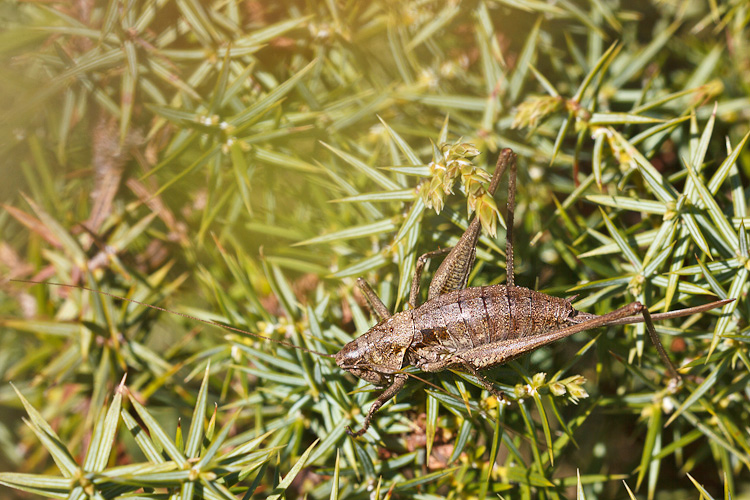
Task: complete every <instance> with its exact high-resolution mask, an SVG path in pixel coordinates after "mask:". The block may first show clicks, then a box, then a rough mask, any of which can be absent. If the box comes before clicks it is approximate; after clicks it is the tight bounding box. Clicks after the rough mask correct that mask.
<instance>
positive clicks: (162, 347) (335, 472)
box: [0, 0, 750, 499]
mask: <svg viewBox="0 0 750 500" xmlns="http://www.w3.org/2000/svg"><path fill="white" fill-rule="evenodd" d="M0 12H1V15H0V23H1V26H2V30H1V31H0V53H1V54H2V58H3V65H4V67H5V70H4V71H3V72H2V73H1V74H0V89H1V91H0V107H1V108H2V109H3V112H2V115H1V117H0V120H1V121H0V127H1V129H2V130H1V132H2V133H1V134H0V165H1V167H0V168H2V174H3V177H4V182H2V183H0V199H1V200H2V202H3V210H2V211H0V227H2V234H3V239H2V242H0V269H1V271H0V272H2V276H3V277H4V278H12V279H32V280H41V281H51V282H59V283H65V284H73V285H85V286H88V287H92V288H96V289H101V290H105V291H108V292H112V293H115V294H118V295H121V296H125V297H127V298H130V299H134V300H139V301H144V302H148V303H150V304H155V305H158V306H162V307H168V308H170V309H173V310H176V311H178V312H181V313H186V314H191V315H196V316H199V317H201V318H204V319H208V320H214V321H218V322H221V323H224V324H228V325H232V326H234V327H238V328H242V329H246V330H249V331H251V332H256V333H262V334H264V335H269V336H272V337H274V338H277V339H287V340H289V341H290V342H293V343H295V344H298V345H305V346H308V347H311V348H314V349H316V350H319V351H325V352H335V351H336V350H338V349H339V348H340V347H341V346H342V345H343V344H344V343H346V342H348V341H349V340H351V339H352V338H354V337H356V336H357V335H358V334H360V333H362V332H364V331H365V330H366V329H367V328H368V327H369V326H370V325H372V324H373V319H372V318H370V317H369V315H368V314H367V312H366V310H365V309H364V303H363V301H362V298H361V296H360V295H359V293H358V291H356V290H355V288H356V287H355V281H354V279H355V278H356V277H357V276H364V277H366V278H367V279H368V280H369V281H370V282H371V283H373V284H374V286H375V288H376V290H377V291H378V293H379V294H380V296H381V297H382V298H383V300H384V302H385V303H386V304H387V305H388V306H389V307H390V308H392V309H394V310H400V309H401V308H403V304H404V297H405V295H406V294H407V293H408V289H409V282H410V279H411V275H412V273H413V269H414V262H415V258H416V257H417V256H418V255H419V254H421V253H423V252H425V251H429V250H433V249H436V248H438V247H444V246H448V245H451V244H452V243H454V242H455V241H456V240H457V238H458V237H459V236H460V234H461V232H462V230H463V228H465V227H466V224H467V220H468V214H467V213H466V205H467V200H466V196H465V194H464V193H462V192H461V190H462V189H463V188H460V187H459V186H456V187H455V188H454V191H455V194H454V195H453V196H447V197H444V196H443V195H440V194H439V193H438V192H437V191H434V190H433V191H430V192H429V193H428V192H427V191H424V189H427V186H430V184H429V183H430V182H432V181H430V180H429V177H430V176H431V175H432V174H434V173H435V171H436V169H435V165H436V164H438V163H439V162H440V156H439V154H438V153H439V151H438V150H436V149H435V145H439V144H442V143H449V144H459V143H461V142H464V143H471V144H473V145H475V146H476V147H477V149H478V151H479V152H480V155H479V156H477V157H476V158H474V163H475V164H476V165H477V166H479V167H482V168H485V169H487V170H488V171H491V170H492V168H493V167H492V166H493V165H494V162H495V159H496V156H497V153H498V151H499V149H500V148H503V147H511V148H513V149H514V150H515V152H516V153H518V155H519V170H518V176H519V177H518V178H519V182H518V193H517V196H516V200H517V205H518V206H517V210H516V224H515V234H516V239H515V242H516V243H515V254H516V266H517V267H516V273H517V278H516V282H517V283H518V284H519V285H522V286H527V287H530V288H535V289H539V290H542V291H545V292H548V293H552V294H557V295H560V296H567V295H572V294H574V293H580V294H581V295H580V298H579V300H578V302H577V303H576V306H577V307H578V308H580V309H583V310H586V311H590V312H596V313H604V312H607V311H609V310H612V309H614V308H616V307H619V306H621V305H623V304H625V303H627V302H630V301H632V300H636V299H638V300H641V301H643V302H644V303H647V304H649V305H650V306H652V310H668V309H674V308H677V307H685V306H689V305H696V304H700V303H705V302H707V301H710V300H714V297H713V295H717V296H719V297H721V298H724V297H727V296H728V297H734V298H737V299H738V300H736V301H735V302H733V303H732V304H730V305H728V306H725V307H724V308H723V309H722V310H719V311H714V312H712V313H710V314H704V315H699V316H696V317H690V318H687V319H685V318H682V319H680V320H673V321H671V322H665V323H663V324H661V325H659V328H658V330H659V333H660V334H662V335H663V337H662V338H663V341H664V342H665V344H666V345H667V348H668V350H669V351H670V354H671V355H672V356H673V358H674V359H675V361H676V362H677V364H678V365H679V366H684V367H685V368H684V369H683V370H682V372H683V374H684V375H686V379H685V382H684V383H683V384H682V386H680V387H679V388H674V387H670V386H669V384H668V382H669V381H668V377H667V375H666V373H665V369H664V367H663V366H662V365H661V364H660V362H659V360H658V357H657V356H656V354H655V351H654V349H653V347H652V346H651V345H650V344H648V343H645V342H644V341H643V330H642V328H637V327H627V328H623V327H613V328H609V329H601V330H600V331H596V332H592V333H589V334H578V335H576V336H575V337H574V338H573V339H571V340H568V341H566V342H563V343H560V344H557V345H554V346H551V347H549V348H545V349H543V350H541V351H537V352H535V353H534V354H533V355H531V356H526V357H524V358H522V359H520V360H518V361H517V362H513V363H511V364H509V365H506V366H503V367H500V368H497V369H493V370H491V371H489V372H488V375H489V376H490V377H491V378H492V379H493V380H495V381H497V384H498V386H499V387H500V388H502V389H503V390H505V391H506V393H508V394H509V395H510V396H511V398H512V399H514V400H515V401H516V402H515V403H514V404H513V405H512V406H511V407H509V408H506V409H498V408H497V406H496V404H494V402H493V400H492V398H490V397H489V395H488V394H487V392H486V391H482V390H481V387H478V386H477V384H476V381H475V380H474V379H473V378H472V377H469V376H466V375H463V374H454V373H445V374H437V375H429V376H426V375H425V376H424V378H425V379H427V381H428V382H430V384H432V385H425V384H423V383H422V382H419V381H416V380H413V381H411V382H410V383H409V384H408V386H407V389H406V390H405V391H402V393H401V394H399V396H398V397H397V399H396V401H395V403H393V404H391V405H389V406H387V407H386V408H385V409H383V410H381V412H379V414H378V415H377V418H376V419H375V422H374V425H373V427H372V429H371V430H370V431H369V432H368V433H367V434H366V435H365V436H364V437H363V438H361V439H359V440H356V441H354V440H352V439H351V438H349V437H348V436H347V435H346V434H345V427H346V425H352V426H357V425H358V423H361V420H362V413H364V412H366V411H367V408H369V405H370V403H371V402H372V401H373V400H374V398H375V397H376V395H377V391H373V390H372V387H370V386H368V385H367V384H364V383H363V382H358V381H356V380H354V379H353V378H352V377H350V376H348V375H346V374H344V373H342V372H341V371H340V370H339V369H338V368H337V367H336V366H334V364H333V363H331V362H330V360H328V359H323V358H319V357H317V356H315V355H311V354H308V353H304V352H301V351H296V350H291V349H288V348H286V347H283V346H280V345H277V344H271V343H269V342H267V341H262V340H258V339H257V338H252V337H250V336H248V335H243V334H240V333H237V332H228V331H225V330H220V329H218V328H215V327H210V326H206V325H204V324H200V323H198V322H195V321H190V320H187V319H185V318H182V317H177V316H174V315H170V314H165V313H161V312H159V311H156V310H154V309H149V308H146V307H143V306H139V305H137V304H133V303H128V302H124V301H122V300H117V299H114V298H112V297H109V296H102V295H97V294H92V293H90V292H88V291H85V290H82V289H71V288H66V287H55V286H48V285H37V286H30V285H24V284H20V283H11V282H8V281H7V280H5V279H4V280H3V281H2V283H0V286H1V287H2V289H1V290H0V314H1V315H2V319H1V320H0V321H1V323H0V325H2V326H0V328H2V336H1V337H0V374H1V376H2V380H3V384H2V385H0V406H1V409H0V412H1V414H2V419H0V469H2V470H4V471H7V472H6V473H3V474H2V475H1V476H0V482H2V484H4V485H7V486H11V487H13V488H14V489H11V488H4V487H3V488H4V489H3V491H2V496H3V497H4V498H32V497H38V496H46V497H51V498H86V497H90V498H115V497H117V498H211V499H214V498H250V497H253V498H256V497H257V498H266V497H267V498H280V497H282V496H285V497H286V498H297V497H302V496H304V495H307V497H308V498H420V499H434V498H485V497H497V495H502V496H503V497H504V498H537V497H539V498H572V497H574V496H576V495H579V497H580V496H583V495H588V496H590V497H592V498H593V497H602V498H614V497H617V498H627V497H629V496H630V497H633V495H637V496H638V497H639V498H711V497H715V498H729V497H730V495H731V496H732V498H740V497H741V496H742V495H748V469H749V468H750V438H749V437H748V436H749V434H750V433H749V432H748V431H749V429H748V424H747V422H748V421H750V401H749V397H750V394H749V392H748V381H749V380H748V379H749V378H750V363H749V362H748V355H747V337H746V334H747V331H748V328H747V320H748V314H749V313H750V311H749V309H748V305H747V304H748V303H747V301H746V296H747V290H748V283H747V275H748V272H750V271H749V267H750V266H749V264H748V262H750V260H749V259H748V241H747V237H746V226H747V225H748V223H749V222H750V219H749V218H748V215H747V206H746V199H747V196H748V192H747V191H748V181H747V179H748V175H749V174H750V158H749V157H748V152H747V148H744V147H743V146H744V145H745V141H746V140H747V133H748V129H749V127H748V115H749V114H750V94H749V92H748V91H749V90H750V88H749V85H750V58H749V57H748V54H750V46H749V44H750V40H749V39H748V38H749V33H750V32H749V31H748V29H747V23H748V20H749V19H750V6H749V5H748V4H747V3H746V2H745V1H743V0H734V1H727V2H713V1H709V2H690V1H677V0H663V1H637V2H627V3H625V2H617V1H610V0H591V1H570V0H560V1H556V2H546V1H541V0H539V1H537V0H534V1H526V2H519V1H513V0H505V1H503V0H494V1H493V0H485V1H476V0H465V1H448V2H443V1H430V0H418V1H417V0H409V1H406V0H405V1H395V0H391V1H389V0H373V1H371V2H356V1H335V0H330V1H320V2H316V1H286V0H283V1H277V2H264V1H257V0H216V1H198V0H110V1H104V0H101V1H99V0H76V1H72V2H70V1H59V2H57V1H54V0H52V1H47V2H33V1H27V2H19V1H6V2H3V3H2V4H0ZM433 159H435V160H436V161H435V163H433V164H432V168H431V167H430V162H431V161H432V160H433ZM425 178H427V183H422V182H421V181H422V180H423V179H425ZM437 185H438V184H435V186H437ZM420 186H421V187H420ZM473 189H474V188H470V189H469V191H473ZM431 196H432V198H430V197H431ZM436 196H438V197H439V200H438V199H437V198H435V197H436ZM504 196H505V195H504V191H503V188H501V189H500V190H498V196H497V205H498V207H500V213H501V214H504ZM425 200H426V201H428V202H429V203H430V206H432V207H436V208H437V207H438V206H439V205H443V204H444V207H442V208H443V209H442V210H441V211H440V213H439V214H437V213H436V212H435V210H433V209H427V208H426V207H425ZM436 201H437V202H438V203H437V204H436V203H435V202H436ZM469 203H474V202H471V201H470V202H469ZM436 205H437V206H436ZM482 207H484V208H482ZM479 208H480V214H484V215H483V217H484V218H485V220H484V222H485V225H486V226H487V227H492V225H493V224H495V222H494V215H493V213H494V210H493V207H492V206H491V200H486V199H483V201H480V203H479ZM501 224H502V222H501ZM498 229H499V227H498ZM503 233H504V231H503V230H498V236H497V237H494V236H491V235H488V234H485V235H484V236H483V237H482V239H481V242H480V248H479V249H478V259H477V265H476V269H475V272H474V273H473V275H472V278H471V282H470V283H471V284H473V285H479V284H487V283H502V282H503V281H504V279H505V276H504V250H503V249H504V235H503ZM432 267H433V268H434V267H436V266H435V265H433V266H432ZM428 274H429V273H428ZM592 338H596V342H594V341H592V340H591V339H592ZM124 376H126V379H125V380H124V381H123V377H124ZM582 376H583V377H585V378H586V379H587V380H586V381H584V380H583V378H582ZM10 382H13V384H14V385H11V384H10ZM587 392H588V394H590V396H589V397H586V396H587V394H586V393H587ZM575 401H577V404H572V402H575ZM24 421H25V422H26V423H27V425H24ZM665 424H668V425H665ZM623 481H624V483H623ZM21 490H26V492H30V493H24V492H21ZM631 492H632V493H631Z"/></svg>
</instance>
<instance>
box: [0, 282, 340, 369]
mask: <svg viewBox="0 0 750 500" xmlns="http://www.w3.org/2000/svg"><path fill="white" fill-rule="evenodd" d="M9 281H15V282H16V283H27V284H33V285H52V286H59V287H63V288H77V289H80V290H88V291H89V292H93V293H98V294H100V295H106V296H107V297H112V298H114V299H120V300H124V301H127V302H131V303H133V304H138V305H140V306H145V307H150V308H151V309H156V310H157V311H162V312H165V313H169V314H174V315H176V316H182V317H183V318H187V319H191V320H193V321H199V322H201V323H205V324H207V325H211V326H216V327H218V328H223V329H224V330H231V331H233V332H237V333H243V334H245V335H249V336H251V337H256V338H259V339H262V340H268V341H269V342H274V343H276V344H280V345H283V346H284V347H291V348H293V349H299V350H300V351H305V352H309V353H310V354H317V355H318V356H322V357H324V358H333V357H335V356H334V355H333V354H327V353H323V352H318V351H314V350H312V349H308V348H307V347H302V346H298V345H294V344H292V343H291V342H287V341H285V340H277V339H272V338H271V337H266V336H265V335H261V334H260V333H255V332H249V331H247V330H243V329H241V328H235V327H233V326H229V325H224V324H222V323H218V322H216V321H211V320H207V319H201V318H197V317H195V316H191V315H189V314H185V313H181V312H177V311H171V310H169V309H165V308H163V307H159V306H155V305H152V304H146V303H145V302H141V301H139V300H135V299H129V298H127V297H121V296H119V295H115V294H114V293H109V292H103V291H101V290H95V289H93V288H89V287H87V286H83V285H69V284H67V283H54V282H51V281H34V280H18V279H12V280H9Z"/></svg>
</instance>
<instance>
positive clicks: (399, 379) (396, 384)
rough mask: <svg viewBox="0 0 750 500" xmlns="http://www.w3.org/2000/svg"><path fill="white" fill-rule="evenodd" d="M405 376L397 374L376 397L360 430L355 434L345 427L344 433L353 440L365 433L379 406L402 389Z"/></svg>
mask: <svg viewBox="0 0 750 500" xmlns="http://www.w3.org/2000/svg"><path fill="white" fill-rule="evenodd" d="M407 378H408V377H407V375H406V374H405V373H397V374H396V375H395V376H394V377H393V383H392V384H391V385H389V386H388V387H387V388H386V389H385V390H384V391H383V393H382V394H380V396H378V399H376V400H375V402H374V403H373V404H372V406H371V407H370V411H368V412H367V416H366V417H365V421H364V422H363V423H362V428H361V429H359V430H358V431H357V432H354V431H352V429H351V427H349V426H348V425H347V426H346V433H347V434H349V435H350V436H351V437H353V438H357V437H359V436H361V435H362V434H364V433H365V432H367V429H369V428H370V422H372V417H373V416H374V415H375V412H377V411H378V410H379V409H380V407H381V406H383V405H384V404H385V403H387V402H388V400H389V399H391V398H392V397H393V396H395V395H396V394H397V393H398V391H400V390H401V389H403V388H404V385H405V384H406V379H407Z"/></svg>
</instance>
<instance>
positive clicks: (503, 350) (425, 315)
mask: <svg viewBox="0 0 750 500" xmlns="http://www.w3.org/2000/svg"><path fill="white" fill-rule="evenodd" d="M506 170H509V182H508V199H507V215H506V219H505V221H506V270H507V278H506V284H505V285H492V286H482V287H471V288H466V285H467V281H468V278H469V273H470V272H471V269H472V266H473V263H474V258H475V255H476V245H477V241H478V238H479V233H480V230H481V223H480V220H479V217H478V215H475V216H474V218H473V219H472V221H471V223H470V224H469V226H468V228H467V229H466V231H465V232H464V234H463V235H462V236H461V238H460V239H459V241H458V243H457V244H456V245H455V246H454V247H452V248H447V249H443V250H437V251H433V252H428V253H425V254H423V255H422V256H421V257H420V258H419V259H418V260H417V265H416V269H415V272H414V276H413V278H412V285H411V290H410V294H409V306H410V307H409V308H408V309H407V310H405V311H402V312H397V313H395V314H391V313H390V312H389V311H388V308H387V307H386V306H385V304H383V302H382V301H381V300H380V298H379V297H378V296H377V294H376V293H375V291H374V290H373V289H372V287H371V286H370V285H369V284H368V283H367V282H366V281H365V280H364V279H362V278H359V279H358V280H357V283H358V285H359V287H360V289H361V290H362V292H363V294H364V296H365V298H366V300H367V302H368V304H369V306H370V308H371V309H372V311H373V312H374V313H375V314H376V315H377V316H378V317H379V318H380V321H379V322H378V323H377V324H376V325H375V326H373V327H372V328H370V329H369V330H368V331H367V332H365V333H364V334H362V335H361V336H360V337H358V338H356V339H355V340H353V341H351V342H349V343H348V344H346V345H345V346H344V347H343V348H342V349H341V350H340V351H339V352H338V353H337V354H335V355H333V354H327V353H322V352H318V351H313V350H311V349H307V348H304V347H301V346H296V345H294V344H292V343H290V342H286V341H283V340H277V339H271V338H268V337H266V336H264V335H261V334H259V333H255V332H248V331H245V330H242V329H239V328H234V327H231V326H227V325H225V324H221V323H217V322H214V321H208V320H204V319H200V318H196V317H194V316H190V315H187V314H183V313H180V312H176V311H170V310H168V309H164V308H161V307H158V306H154V305H151V304H146V303H143V302H139V301H136V300H133V299H128V298H125V297H120V296H117V295H114V294H110V293H107V292H102V291H100V290H95V289H92V288H89V287H85V286H78V285H67V284H61V283H51V282H37V281H31V280H12V281H16V282H23V283H40V284H48V285H55V286H63V287H70V288H80V289H84V290H89V291H91V292H95V293H100V294H103V295H108V296H111V297H115V298H118V299H121V300H125V301H128V302H133V303H136V304H139V305H143V306H146V307H150V308H153V309H158V310H160V311H164V312H168V313H172V314H176V315H179V316H183V317H186V318H189V319H192V320H197V321H200V322H202V323H206V324H210V325H213V326H217V327H220V328H223V329H226V330H231V331H236V332H240V333H244V334H248V335H251V336H254V337H258V338H261V339H264V340H269V341H272V342H276V343H278V344H281V345H284V346H286V347H289V348H295V349H300V350H303V351H305V352H309V353H312V354H316V355H318V356H321V357H327V358H334V359H335V361H336V364H337V365H338V366H339V367H340V368H341V369H343V370H345V371H348V372H349V373H351V374H353V375H354V376H356V377H359V378H361V379H363V380H365V381H367V382H370V383H372V384H373V385H375V386H377V387H384V388H385V389H384V391H383V392H382V393H381V394H380V395H379V396H378V398H377V399H376V400H375V402H374V403H373V404H372V406H371V407H370V409H369V411H368V412H367V415H366V416H365V419H364V422H363V424H362V427H361V428H360V429H359V430H357V431H356V432H355V431H352V430H351V428H349V427H347V432H348V433H349V435H350V436H352V437H355V438H356V437H359V436H361V435H362V434H364V433H365V432H366V431H367V429H368V428H369V427H370V423H371V422H372V419H373V416H374V415H375V413H376V412H377V411H378V410H379V409H380V408H381V407H382V406H383V404H385V403H386V402H387V401H388V400H390V399H391V398H392V397H393V396H395V395H396V394H397V393H398V392H399V391H400V390H401V389H402V388H403V387H404V385H405V383H406V380H407V378H408V374H407V373H405V372H404V371H403V369H404V368H406V367H407V366H415V367H417V368H419V369H421V370H422V371H424V372H439V371H444V370H449V369H458V370H462V371H465V372H467V373H469V374H471V375H473V376H474V377H476V378H477V379H478V380H479V382H480V383H481V385H482V386H483V387H484V388H485V389H487V390H488V391H489V392H490V393H491V394H493V395H495V396H496V397H497V398H498V399H499V400H500V401H501V402H506V400H505V398H504V396H503V394H502V392H501V391H499V390H498V389H497V388H495V387H494V385H493V384H492V382H490V381H489V380H488V379H487V378H486V377H485V376H484V375H482V374H481V373H480V371H481V370H483V369H485V368H490V367H493V366H497V365H500V364H503V363H506V362H508V361H510V360H512V359H514V358H517V357H519V356H522V355H524V354H526V353H529V352H531V351H533V350H534V349H537V348H539V347H542V346H544V345H547V344H549V343H551V342H554V341H556V340H559V339H562V338H565V337H568V336H570V335H573V334H575V333H578V332H581V331H584V330H590V329H593V328H598V327H601V326H610V325H623V324H630V323H641V322H645V324H646V328H647V330H648V333H649V336H650V337H651V340H652V342H653V344H654V345H655V347H656V349H657V351H658V353H659V356H660V357H661V359H662V360H663V362H664V364H665V366H666V367H667V370H668V371H669V373H670V375H671V376H672V377H673V378H674V379H679V378H680V375H679V373H678V372H677V370H676V369H675V367H674V365H673V364H672V362H671V361H670V359H669V357H668V356H667V353H666V351H665V350H664V347H663V346H662V344H661V342H660V341H659V338H658V336H657V334H656V330H655V328H654V325H653V321H658V320H663V319H669V318H677V317H681V316H687V315H692V314H696V313H701V312H705V311H708V310H711V309H714V308H717V307H720V306H722V305H723V304H726V303H727V302H731V301H732V300H734V299H728V300H720V301H716V302H711V303H708V304H704V305H701V306H696V307H691V308H687V309H679V310H675V311H670V312H666V313H660V314H653V315H650V314H649V312H648V309H647V308H646V307H645V306H643V304H641V303H640V302H633V303H631V304H628V305H625V306H623V307H621V308H619V309H617V310H615V311H613V312H610V313H608V314H604V315H602V316H598V315H595V314H590V313H585V312H582V311H577V310H576V309H574V308H573V306H572V304H571V300H572V299H563V298H559V297H554V296H551V295H547V294H544V293H540V292H536V291H534V290H530V289H528V288H523V287H519V286H515V283H514V282H515V279H514V272H513V218H514V209H515V188H516V155H515V154H514V153H513V152H512V151H511V150H510V149H504V150H503V151H502V152H501V153H500V156H499V158H498V161H497V166H496V168H495V171H494V173H493V176H492V179H491V181H490V185H489V188H488V193H489V194H490V196H492V195H494V192H495V190H496V189H497V186H498V184H499V183H500V179H501V178H502V176H503V174H504V172H505V171H506ZM446 253H447V256H446V257H445V258H444V259H443V261H442V263H441V265H440V266H439V267H438V269H437V271H435V273H434V275H433V278H432V280H431V282H430V285H429V290H428V297H427V301H426V302H424V303H423V304H421V305H420V304H419V303H418V301H419V289H420V278H421V274H422V271H423V269H424V266H425V264H426V262H427V260H428V259H431V258H433V257H436V256H439V255H442V254H446ZM639 314H640V315H639ZM636 315H639V316H636Z"/></svg>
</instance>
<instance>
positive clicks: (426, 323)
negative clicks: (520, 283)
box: [412, 285, 573, 352]
mask: <svg viewBox="0 0 750 500" xmlns="http://www.w3.org/2000/svg"><path fill="white" fill-rule="evenodd" d="M572 311H573V308H572V306H571V305H570V303H569V302H567V301H566V300H565V299H561V298H558V297H552V296H549V295H545V294H543V293H539V292H535V291H533V290H529V289H527V288H522V287H508V286H505V285H494V286H487V287H474V288H466V289H463V290H457V291H455V292H451V293H447V294H444V295H441V296H439V297H437V298H435V299H433V300H429V301H427V302H425V303H424V304H423V305H422V306H420V307H418V308H417V309H415V310H414V311H413V318H414V330H415V333H416V335H415V342H414V344H413V345H412V349H414V350H419V349H428V350H429V349H431V348H435V349H440V350H441V351H444V352H458V351H462V350H464V349H471V348H473V347H477V346H480V345H483V344H489V343H491V342H497V341H500V340H505V339H511V338H519V337H526V336H533V335H539V334H542V333H546V332H548V331H550V330H553V329H555V328H558V327H559V326H560V325H562V324H564V323H565V321H566V319H567V318H568V317H569V316H570V314H571V312H572Z"/></svg>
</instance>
